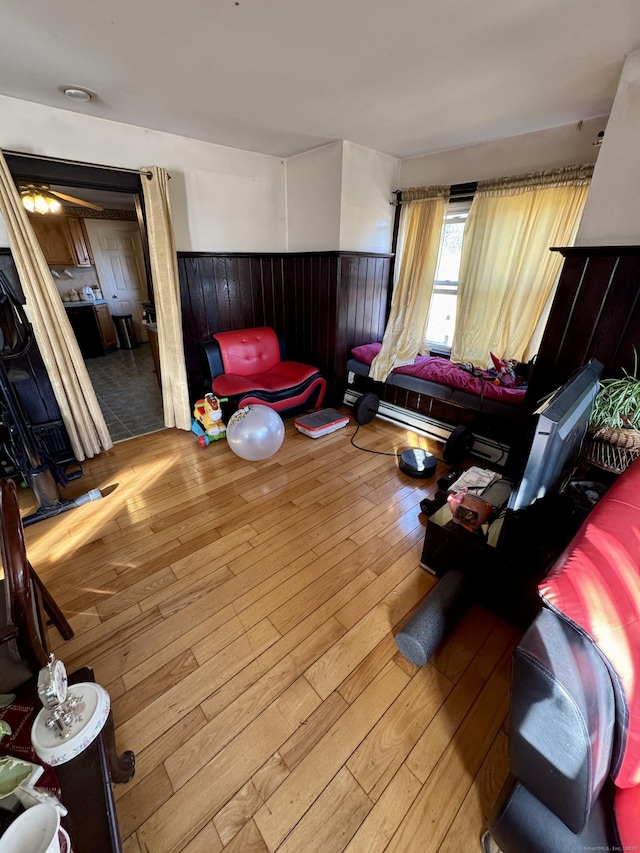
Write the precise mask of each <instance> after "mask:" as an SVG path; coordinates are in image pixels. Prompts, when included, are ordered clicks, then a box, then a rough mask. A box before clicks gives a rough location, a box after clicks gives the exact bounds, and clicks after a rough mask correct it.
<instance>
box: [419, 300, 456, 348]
mask: <svg viewBox="0 0 640 853" xmlns="http://www.w3.org/2000/svg"><path fill="white" fill-rule="evenodd" d="M457 302H458V297H457V294H456V293H437V292H435V291H434V293H433V295H432V297H431V307H430V309H429V319H428V321H427V334H426V338H427V340H428V341H429V343H433V344H442V345H443V346H446V347H450V346H451V341H452V340H453V330H454V328H455V324H456V305H457Z"/></svg>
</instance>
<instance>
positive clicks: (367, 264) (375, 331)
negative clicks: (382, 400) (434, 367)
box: [178, 252, 391, 405]
mask: <svg viewBox="0 0 640 853" xmlns="http://www.w3.org/2000/svg"><path fill="white" fill-rule="evenodd" d="M390 261H391V256H390V255H378V254H375V255H374V254H363V253H356V252H319V253H291V254H285V253H282V254H248V253H247V254H244V253H243V254H203V253H190V252H189V253H187V252H180V253H178V273H179V278H180V292H181V301H182V322H183V329H184V343H185V355H186V362H187V375H188V380H189V391H190V394H191V397H192V399H196V398H197V397H198V396H201V395H202V393H203V391H204V390H205V372H204V368H203V363H202V358H201V352H200V343H201V342H202V341H205V340H210V338H211V335H213V334H214V333H215V332H224V331H228V330H231V329H242V328H246V327H250V326H271V327H272V328H273V329H275V331H276V332H277V333H278V334H281V335H283V337H284V339H285V341H286V344H287V354H288V356H289V357H290V358H292V359H295V360H297V361H304V362H307V363H310V364H315V365H317V366H318V367H319V368H320V370H321V371H322V373H323V375H324V376H325V377H326V379H327V383H328V389H329V393H328V401H330V402H331V403H332V404H333V405H335V404H336V403H338V402H340V400H341V398H342V393H343V391H344V384H345V378H346V373H345V371H346V359H347V353H348V351H349V349H350V348H351V347H353V346H357V345H358V344H362V343H369V342H370V341H373V340H382V335H383V332H384V326H385V322H386V306H387V288H388V280H389V265H390Z"/></svg>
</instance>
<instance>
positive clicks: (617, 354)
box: [526, 246, 640, 408]
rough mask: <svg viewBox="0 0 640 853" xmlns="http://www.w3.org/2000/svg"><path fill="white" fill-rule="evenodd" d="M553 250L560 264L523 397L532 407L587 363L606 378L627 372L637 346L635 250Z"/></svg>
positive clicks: (638, 255)
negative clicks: (600, 367)
mask: <svg viewBox="0 0 640 853" xmlns="http://www.w3.org/2000/svg"><path fill="white" fill-rule="evenodd" d="M558 251H560V252H562V254H563V255H564V257H565V261H564V265H563V268H562V272H561V274H560V280H559V282H558V288H557V291H556V295H555V299H554V301H553V305H552V308H551V312H550V315H549V320H548V322H547V326H546V329H545V333H544V336H543V339H542V342H541V345H540V351H539V353H538V357H537V359H536V365H535V369H534V371H533V375H532V377H531V383H530V385H529V389H528V392H527V399H526V403H527V404H530V405H531V407H532V408H533V407H534V405H535V403H536V401H538V400H540V399H541V398H542V397H543V396H545V395H546V394H548V393H549V392H551V391H553V390H554V389H555V388H558V387H559V386H560V385H562V384H563V383H564V382H566V380H567V379H568V378H569V377H570V376H571V374H572V373H573V371H574V370H576V369H577V368H578V367H580V366H581V365H582V364H584V363H585V362H586V361H588V359H590V358H597V359H599V361H601V362H602V363H603V364H604V367H605V375H614V376H615V375H621V370H622V368H625V369H626V370H628V371H632V370H633V366H634V347H635V348H638V347H639V346H640V246H597V247H583V246H579V247H572V248H567V249H559V250H558Z"/></svg>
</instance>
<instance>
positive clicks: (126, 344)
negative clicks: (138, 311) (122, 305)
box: [111, 314, 140, 349]
mask: <svg viewBox="0 0 640 853" xmlns="http://www.w3.org/2000/svg"><path fill="white" fill-rule="evenodd" d="M111 319H112V320H113V323H114V326H115V327H116V335H117V336H118V346H119V348H120V349H136V348H137V347H138V346H140V344H139V343H138V339H137V338H136V332H135V329H134V327H133V317H132V315H131V314H112V315H111Z"/></svg>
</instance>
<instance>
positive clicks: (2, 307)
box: [0, 271, 102, 527]
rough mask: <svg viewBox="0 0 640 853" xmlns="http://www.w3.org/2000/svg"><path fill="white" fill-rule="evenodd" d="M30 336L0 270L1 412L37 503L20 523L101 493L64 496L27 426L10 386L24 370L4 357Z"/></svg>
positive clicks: (21, 348) (16, 353)
mask: <svg viewBox="0 0 640 853" xmlns="http://www.w3.org/2000/svg"><path fill="white" fill-rule="evenodd" d="M32 340H33V337H32V331H31V324H30V323H29V321H28V319H27V316H26V314H25V313H24V308H23V307H22V305H21V304H20V302H19V301H18V300H17V299H16V298H15V296H14V295H13V292H12V290H11V286H10V284H9V281H8V279H7V277H6V276H5V274H4V273H3V272H2V271H0V407H1V413H0V414H1V420H2V423H3V425H4V426H5V427H6V428H7V430H8V432H9V440H10V444H11V452H12V456H13V458H14V460H15V463H16V467H17V469H18V470H19V471H20V473H21V474H22V476H23V477H24V478H25V480H26V481H27V483H28V484H29V486H30V487H31V490H32V492H33V496H34V498H35V501H36V505H37V509H36V511H35V512H34V513H32V514H31V515H28V516H26V517H25V518H23V519H22V525H23V527H27V526H28V525H29V524H34V523H35V522H36V521H40V520H41V519H43V518H50V517H51V516H54V515H58V514H59V513H61V512H65V511H66V510H68V509H73V507H76V506H80V505H81V504H83V503H87V502H89V501H95V500H99V499H100V498H101V497H102V494H101V492H100V490H99V489H92V490H91V491H90V492H87V493H86V494H85V495H81V496H80V497H79V498H76V499H75V500H63V498H62V497H61V496H60V489H59V487H58V483H57V482H56V479H55V477H54V475H53V472H52V468H55V462H54V461H53V460H51V459H50V460H47V459H46V457H45V454H44V453H43V451H42V450H41V448H39V446H38V444H37V441H36V439H35V437H34V435H33V433H32V432H31V430H30V429H29V425H28V423H27V420H26V418H25V416H24V412H23V411H22V407H21V405H20V402H19V400H18V397H17V395H16V393H15V391H14V389H13V383H14V382H19V381H21V380H23V379H24V378H25V377H26V375H27V374H25V371H22V370H16V369H14V368H7V367H6V365H5V361H7V360H11V359H14V358H19V357H20V356H22V355H24V354H25V353H26V352H27V350H28V349H29V347H30V346H31V343H32Z"/></svg>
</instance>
